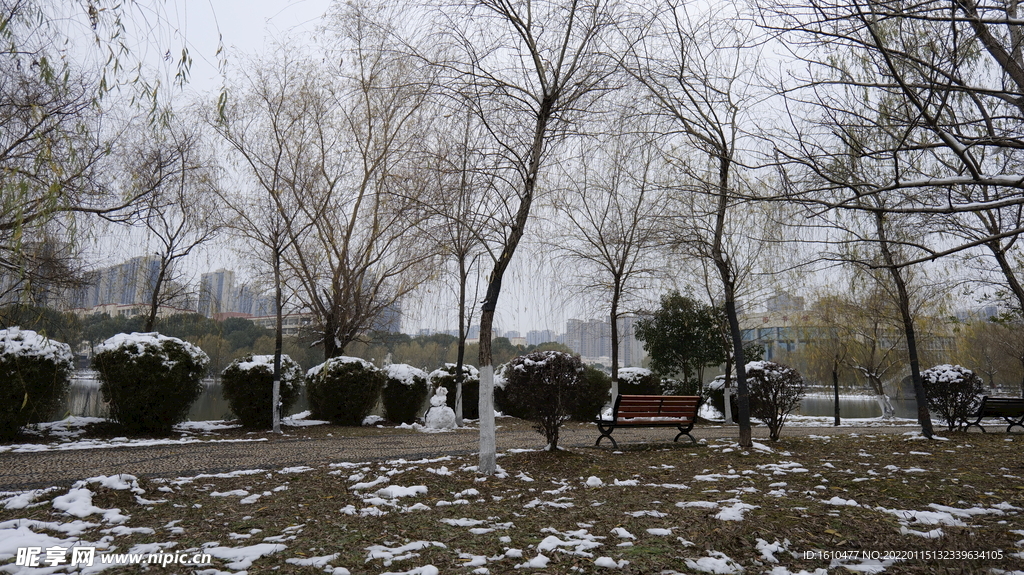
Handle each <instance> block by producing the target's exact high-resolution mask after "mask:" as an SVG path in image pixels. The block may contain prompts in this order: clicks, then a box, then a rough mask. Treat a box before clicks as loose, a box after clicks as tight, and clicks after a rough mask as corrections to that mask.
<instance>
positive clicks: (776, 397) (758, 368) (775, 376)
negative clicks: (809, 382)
mask: <svg viewBox="0 0 1024 575" xmlns="http://www.w3.org/2000/svg"><path fill="white" fill-rule="evenodd" d="M746 371H747V389H748V391H749V393H750V416H751V417H756V418H757V419H760V420H761V421H763V422H764V424H765V425H767V426H768V435H769V437H770V438H771V440H772V441H778V440H779V434H780V433H782V426H784V425H785V424H786V419H787V418H788V417H789V414H790V413H792V412H793V411H794V410H795V409H796V408H797V407H799V406H800V399H801V398H803V396H804V378H803V377H802V376H801V375H800V374H799V373H798V372H797V370H795V369H793V368H792V367H789V366H787V365H782V364H781V363H775V362H773V361H752V362H750V363H748V364H747V367H746Z"/></svg>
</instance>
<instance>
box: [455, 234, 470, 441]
mask: <svg viewBox="0 0 1024 575" xmlns="http://www.w3.org/2000/svg"><path fill="white" fill-rule="evenodd" d="M467 281H469V270H467V269H466V255H465V254H462V257H460V258H459V353H458V356H457V357H456V358H455V425H457V426H459V427H462V423H463V422H462V380H463V379H464V378H463V375H462V363H463V362H464V361H465V359H466V336H468V335H469V334H468V333H466V282H467Z"/></svg>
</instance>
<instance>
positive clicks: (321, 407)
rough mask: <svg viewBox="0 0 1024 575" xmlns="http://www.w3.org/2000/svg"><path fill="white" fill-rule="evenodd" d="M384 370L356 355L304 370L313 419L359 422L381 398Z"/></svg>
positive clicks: (343, 422)
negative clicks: (305, 371)
mask: <svg viewBox="0 0 1024 575" xmlns="http://www.w3.org/2000/svg"><path fill="white" fill-rule="evenodd" d="M386 382H387V376H386V375H384V372H382V371H381V370H379V369H377V368H376V367H374V366H373V364H372V363H370V362H368V361H366V360H363V359H359V358H357V357H344V356H343V357H332V358H331V359H328V360H327V361H325V362H324V363H321V364H320V365H318V366H316V367H314V368H313V369H310V370H309V371H308V372H307V373H306V390H307V392H308V394H309V408H310V411H312V415H313V418H314V419H326V420H327V421H330V422H331V423H334V424H337V425H353V426H356V425H362V424H363V420H364V419H366V416H368V415H370V411H371V410H372V409H373V407H374V406H375V405H376V404H377V400H378V399H380V392H381V389H383V387H384V384H385V383H386Z"/></svg>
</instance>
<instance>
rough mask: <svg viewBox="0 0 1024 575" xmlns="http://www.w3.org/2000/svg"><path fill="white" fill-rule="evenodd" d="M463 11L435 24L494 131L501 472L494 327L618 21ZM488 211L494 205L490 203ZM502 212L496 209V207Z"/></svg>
mask: <svg viewBox="0 0 1024 575" xmlns="http://www.w3.org/2000/svg"><path fill="white" fill-rule="evenodd" d="M461 8H462V9H461V10H459V11H458V15H457V16H452V15H450V11H448V9H447V7H446V12H448V14H442V15H441V17H442V18H443V19H444V21H443V22H442V23H441V24H439V26H438V27H439V29H445V30H451V31H452V32H451V33H449V34H448V37H449V40H448V41H447V42H444V44H445V46H446V47H447V48H448V49H449V50H450V52H449V55H450V57H449V58H447V59H445V60H444V61H442V62H440V63H439V64H440V65H441V66H442V68H443V69H445V70H447V71H448V72H449V73H450V74H451V75H452V77H453V85H454V86H455V87H456V88H457V97H459V98H460V99H462V101H463V102H464V105H466V106H468V107H469V108H470V109H471V110H472V111H473V112H474V113H475V114H476V115H477V116H478V117H479V118H480V121H481V122H482V123H483V125H484V126H485V128H486V129H487V131H488V132H489V133H490V135H491V137H492V138H493V139H492V144H491V146H490V148H491V150H490V153H491V154H493V155H494V156H495V157H496V158H498V159H499V161H500V165H499V167H498V168H496V169H495V173H496V177H498V178H500V179H502V180H503V182H502V185H501V186H500V188H499V189H498V190H497V191H496V192H497V193H496V194H495V195H494V196H493V197H492V198H491V201H492V202H493V204H494V205H495V206H498V207H500V208H501V209H500V216H496V217H500V220H499V222H498V223H500V224H501V226H502V227H501V228H495V229H496V230H500V237H498V238H496V241H489V242H488V244H487V250H488V254H489V255H490V257H491V263H492V269H491V273H490V275H489V277H488V280H487V291H486V293H485V295H484V300H483V303H482V304H481V313H480V359H479V368H480V466H479V471H480V472H481V473H483V474H488V475H489V474H493V473H494V471H495V466H496V463H495V457H496V453H495V437H494V407H493V400H494V398H493V391H494V366H493V364H492V357H491V334H492V328H493V323H494V314H495V311H496V309H497V305H498V297H499V295H500V294H501V286H502V280H503V278H504V276H505V272H506V270H507V269H508V266H509V263H510V262H511V261H512V257H513V255H514V254H515V252H516V248H517V247H518V246H519V243H520V240H521V239H522V237H523V234H524V233H525V231H526V225H527V223H528V222H529V220H530V213H531V209H532V207H533V203H534V200H535V198H536V195H537V194H538V192H539V185H540V179H541V178H542V177H543V175H544V165H545V160H546V159H547V158H548V157H549V154H550V153H551V152H552V148H553V147H554V146H555V144H556V143H558V142H559V141H561V140H564V139H565V138H566V137H568V136H569V135H570V134H572V132H573V131H574V127H575V126H574V122H576V121H578V120H579V118H580V115H581V114H582V113H583V112H585V111H587V110H588V109H590V107H591V106H592V105H593V104H594V101H595V100H596V99H597V98H598V97H599V96H600V95H601V94H602V93H603V92H604V91H605V90H606V89H607V88H608V85H607V79H608V77H609V75H610V73H611V69H610V67H609V66H607V65H606V64H605V59H604V57H603V56H602V54H601V51H602V49H603V46H602V44H601V42H602V38H603V37H604V34H605V31H606V30H607V29H608V27H609V25H610V24H611V23H612V21H613V18H612V13H611V9H610V5H609V4H608V3H607V2H605V1H604V0H586V1H579V0H568V1H567V0H541V1H530V0H479V1H473V2H468V1H467V2H463V3H462V4H461ZM489 211H490V210H489ZM493 213H495V214H498V213H499V211H498V210H493Z"/></svg>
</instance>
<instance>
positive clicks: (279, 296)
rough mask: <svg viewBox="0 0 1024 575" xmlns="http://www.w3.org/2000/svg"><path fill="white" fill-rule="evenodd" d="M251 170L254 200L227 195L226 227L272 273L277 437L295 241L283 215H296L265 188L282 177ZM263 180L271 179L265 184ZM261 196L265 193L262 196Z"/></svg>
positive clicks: (274, 399)
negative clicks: (287, 272) (288, 265)
mask: <svg viewBox="0 0 1024 575" xmlns="http://www.w3.org/2000/svg"><path fill="white" fill-rule="evenodd" d="M250 170H253V167H252V166H248V170H246V172H247V173H248V174H249V177H248V178H246V180H247V181H248V182H249V183H250V184H251V185H254V187H256V190H254V191H255V192H256V194H258V195H256V196H255V197H254V196H253V194H252V193H248V194H245V193H236V194H232V195H225V196H223V197H224V200H225V204H226V205H228V206H230V208H229V209H230V213H231V217H230V219H229V220H228V222H227V226H228V227H230V228H231V230H232V231H234V232H235V233H237V234H238V235H239V236H241V238H242V239H243V241H244V242H245V244H246V247H247V248H248V250H247V253H248V256H249V257H250V258H251V259H252V260H254V261H255V263H256V264H257V266H259V267H260V268H261V269H260V271H261V272H264V274H266V272H267V271H268V269H269V275H270V278H269V281H268V282H264V283H269V284H270V285H272V286H274V315H275V322H274V373H273V384H272V385H273V389H272V391H271V401H272V409H273V416H272V425H273V431H274V433H281V410H280V397H281V356H282V354H283V348H284V308H285V305H286V303H287V302H286V297H285V292H284V287H285V278H284V254H285V252H286V251H287V250H288V249H289V248H290V247H291V245H292V239H291V236H290V235H289V234H288V227H287V224H286V219H285V217H284V216H282V213H293V212H294V208H291V209H289V207H288V206H286V205H285V204H284V203H283V202H285V201H287V198H282V197H281V195H280V194H276V193H274V189H275V188H274V186H273V185H271V186H270V188H269V189H267V188H263V189H260V188H261V187H262V184H263V183H264V182H266V183H270V182H272V181H274V180H275V178H276V177H277V176H279V174H277V175H275V174H273V173H270V174H264V173H254V171H250ZM260 176H269V180H264V179H263V178H261V177H260ZM260 192H263V193H262V194H260Z"/></svg>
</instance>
